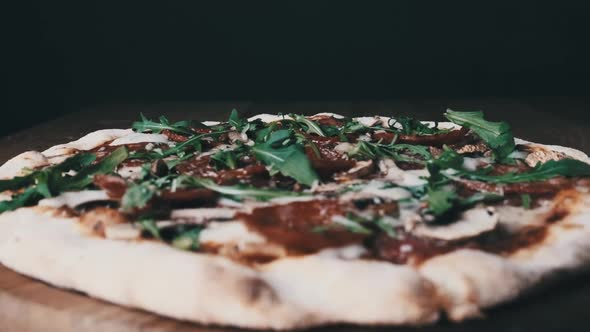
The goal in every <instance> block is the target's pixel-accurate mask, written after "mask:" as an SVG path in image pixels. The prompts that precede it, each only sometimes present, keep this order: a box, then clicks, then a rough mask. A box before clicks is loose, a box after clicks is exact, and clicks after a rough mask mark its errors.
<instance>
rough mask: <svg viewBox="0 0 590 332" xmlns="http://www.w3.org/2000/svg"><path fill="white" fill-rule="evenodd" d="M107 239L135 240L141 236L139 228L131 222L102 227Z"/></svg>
mask: <svg viewBox="0 0 590 332" xmlns="http://www.w3.org/2000/svg"><path fill="white" fill-rule="evenodd" d="M104 235H105V237H106V238H107V239H109V240H136V239H139V238H140V237H141V229H139V228H138V227H137V226H135V225H134V224H131V223H124V224H115V225H109V226H106V227H105V228H104Z"/></svg>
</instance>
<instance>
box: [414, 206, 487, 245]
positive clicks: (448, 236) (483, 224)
mask: <svg viewBox="0 0 590 332" xmlns="http://www.w3.org/2000/svg"><path fill="white" fill-rule="evenodd" d="M497 224H498V213H497V212H496V211H495V209H494V208H492V207H488V208H483V207H478V208H473V209H470V210H467V211H465V212H463V213H462V214H461V217H460V218H459V220H457V221H454V222H452V223H450V224H445V225H427V224H420V225H418V226H416V228H415V229H414V231H413V233H414V234H416V235H418V236H425V237H430V238H436V239H441V240H446V241H450V240H458V239H463V238H468V237H473V236H476V235H479V234H481V233H484V232H488V231H491V230H493V229H494V228H496V225H497Z"/></svg>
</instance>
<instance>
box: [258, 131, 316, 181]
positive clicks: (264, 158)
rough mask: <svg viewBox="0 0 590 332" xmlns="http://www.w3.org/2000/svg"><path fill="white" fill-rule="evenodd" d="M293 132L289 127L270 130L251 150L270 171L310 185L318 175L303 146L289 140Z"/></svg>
mask: <svg viewBox="0 0 590 332" xmlns="http://www.w3.org/2000/svg"><path fill="white" fill-rule="evenodd" d="M293 134H294V133H293V131H292V130H289V129H281V130H277V131H275V132H271V133H270V134H269V137H268V139H267V141H266V142H261V143H256V144H254V146H252V148H251V149H252V152H253V153H254V156H255V157H256V159H257V160H259V161H261V162H263V163H264V164H266V165H268V166H270V167H271V171H273V172H280V173H281V174H283V175H285V176H290V177H292V178H294V179H295V180H297V182H299V183H302V184H305V185H307V186H311V185H312V184H313V183H314V181H318V180H319V177H318V175H317V174H316V172H315V171H314V170H313V168H312V167H311V163H310V161H309V159H307V156H306V155H305V152H304V150H303V146H302V145H301V144H299V143H294V142H291V141H292V138H293Z"/></svg>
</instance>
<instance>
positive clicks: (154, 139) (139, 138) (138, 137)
mask: <svg viewBox="0 0 590 332" xmlns="http://www.w3.org/2000/svg"><path fill="white" fill-rule="evenodd" d="M136 143H165V144H168V143H170V141H169V140H168V137H166V135H162V134H144V133H132V134H129V135H125V136H123V137H120V138H117V139H116V140H114V141H112V142H111V144H109V145H111V146H117V145H124V144H136Z"/></svg>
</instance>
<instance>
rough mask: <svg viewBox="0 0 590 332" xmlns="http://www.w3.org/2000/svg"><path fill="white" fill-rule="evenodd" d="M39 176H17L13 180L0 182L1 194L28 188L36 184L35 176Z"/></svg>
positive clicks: (32, 174)
mask: <svg viewBox="0 0 590 332" xmlns="http://www.w3.org/2000/svg"><path fill="white" fill-rule="evenodd" d="M37 174H38V173H37V172H33V173H31V174H27V175H25V176H17V177H14V178H12V179H6V180H0V192H2V191H5V190H17V189H20V188H24V187H28V186H30V185H32V184H34V183H35V176H36V175H37Z"/></svg>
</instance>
